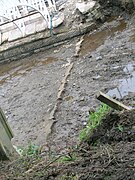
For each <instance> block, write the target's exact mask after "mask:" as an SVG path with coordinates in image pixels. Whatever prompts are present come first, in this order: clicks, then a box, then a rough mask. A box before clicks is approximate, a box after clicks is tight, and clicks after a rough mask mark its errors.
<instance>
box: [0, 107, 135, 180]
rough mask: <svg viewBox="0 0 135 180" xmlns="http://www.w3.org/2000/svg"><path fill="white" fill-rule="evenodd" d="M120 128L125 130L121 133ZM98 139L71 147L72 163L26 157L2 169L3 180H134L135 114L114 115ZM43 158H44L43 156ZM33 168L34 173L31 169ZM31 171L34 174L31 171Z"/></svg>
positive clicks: (100, 127)
mask: <svg viewBox="0 0 135 180" xmlns="http://www.w3.org/2000/svg"><path fill="white" fill-rule="evenodd" d="M118 124H119V125H121V126H122V127H123V130H122V131H121V130H120V129H119V128H118ZM93 135H94V136H91V137H89V138H88V139H87V142H83V143H81V144H80V145H78V147H77V148H75V147H74V146H72V147H70V154H71V156H72V155H73V154H74V155H75V157H76V159H75V160H73V161H71V162H68V161H67V162H64V161H63V162H61V161H58V158H52V160H51V159H50V161H47V159H45V158H43V156H41V159H37V158H34V157H24V158H21V159H18V160H16V161H15V162H11V163H9V164H7V165H6V166H4V165H3V164H2V165H3V166H2V165H1V169H0V174H1V176H0V177H1V179H3V180H4V179H46V180H51V179H57V180H61V179H64V180H66V179H67V180H69V179H75V180H84V179H85V180H86V179H93V180H99V179H103V180H106V179H107V180H123V179H127V180H133V179H134V177H135V164H134V163H135V110H132V111H127V112H123V113H119V114H118V113H117V112H111V113H109V114H108V115H107V116H106V118H105V119H104V120H103V121H102V123H101V125H100V126H99V127H98V129H97V130H96V132H93ZM39 157H40V156H39ZM31 168H32V169H31ZM29 169H31V171H29Z"/></svg>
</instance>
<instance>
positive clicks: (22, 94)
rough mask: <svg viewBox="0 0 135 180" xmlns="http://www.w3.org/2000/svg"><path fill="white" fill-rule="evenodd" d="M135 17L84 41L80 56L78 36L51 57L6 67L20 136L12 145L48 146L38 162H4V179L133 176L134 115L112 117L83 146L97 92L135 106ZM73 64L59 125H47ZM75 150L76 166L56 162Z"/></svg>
mask: <svg viewBox="0 0 135 180" xmlns="http://www.w3.org/2000/svg"><path fill="white" fill-rule="evenodd" d="M134 19H135V18H134V16H131V17H130V16H129V15H127V14H126V13H124V16H121V14H120V16H119V17H116V16H115V17H113V18H112V17H111V19H109V20H108V21H106V22H105V23H104V24H102V25H101V24H100V27H99V28H97V30H95V31H94V32H92V33H90V34H88V35H85V37H84V41H83V43H82V47H81V51H80V54H79V57H78V58H75V57H74V53H75V48H76V43H77V42H78V41H79V39H80V38H75V39H72V40H71V41H68V42H66V43H65V44H64V45H63V46H59V47H56V48H53V49H51V50H48V51H47V52H42V53H37V54H34V55H32V56H31V57H29V58H27V59H23V60H21V61H18V62H12V63H10V64H7V65H1V66H0V104H1V106H2V109H3V110H4V111H5V113H6V115H7V117H8V121H9V123H10V125H11V127H12V129H13V131H14V133H15V137H14V139H13V144H15V145H16V146H20V145H23V146H26V145H27V144H28V143H29V142H33V143H35V144H37V145H43V149H42V153H41V154H40V155H38V157H23V158H19V159H16V160H15V161H13V162H2V163H0V179H3V180H5V179H47V180H49V179H58V180H59V179H60V180H62V179H64V180H65V179H67V180H70V179H81V180H83V179H93V180H96V179H98V180H99V179H104V180H106V179H108V180H109V179H111V180H113V179H114V180H123V179H127V180H132V179H134V178H135V177H134V175H135V116H134V114H135V111H134V110H133V111H130V112H121V113H116V112H112V113H111V114H108V116H107V117H106V118H105V119H104V121H103V123H102V124H101V126H100V127H98V128H97V130H95V131H94V132H93V135H92V136H90V137H89V138H88V139H87V141H86V142H83V143H82V144H81V145H79V146H78V143H79V133H80V130H81V129H83V127H85V124H86V122H87V119H88V115H89V111H90V110H91V108H92V109H94V110H96V107H97V106H98V105H99V104H100V103H99V102H98V101H97V100H96V99H95V94H96V93H97V92H98V91H99V90H101V91H103V92H104V93H107V94H109V95H110V96H112V97H115V98H117V99H119V100H120V101H121V102H123V103H125V104H126V105H129V106H132V107H134V106H135V96H134V95H135V86H134V84H135V63H134V60H135V38H134V37H135V20H134ZM70 62H73V63H74V66H73V69H72V71H71V74H70V76H69V77H68V79H67V83H66V86H65V90H64V92H63V94H62V97H61V99H60V100H59V103H58V107H57V111H56V113H55V119H54V120H52V121H49V120H48V119H49V118H48V117H49V115H50V112H51V110H52V109H53V107H54V105H55V103H56V101H57V93H58V89H59V87H60V85H61V82H62V80H63V77H64V74H65V72H66V69H67V67H68V65H69V63H70ZM120 127H122V129H121V128H120ZM76 146H77V147H78V148H76ZM69 152H70V153H71V154H72V153H73V154H74V153H75V156H76V160H74V161H72V162H68V163H67V162H65V163H64V162H62V163H61V162H60V161H58V159H57V160H55V158H57V157H58V154H62V153H66V154H68V155H69ZM53 160H55V162H53ZM38 163H40V164H38ZM35 165H37V166H35ZM33 167H35V168H33ZM31 168H32V171H30V172H27V171H28V170H29V169H31ZM26 172H27V173H26Z"/></svg>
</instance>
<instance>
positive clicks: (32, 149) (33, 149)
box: [16, 143, 41, 156]
mask: <svg viewBox="0 0 135 180" xmlns="http://www.w3.org/2000/svg"><path fill="white" fill-rule="evenodd" d="M16 151H17V152H18V153H19V154H20V155H21V156H36V155H38V154H40V152H41V147H40V146H36V145H34V144H32V143H30V144H29V145H28V146H27V147H16Z"/></svg>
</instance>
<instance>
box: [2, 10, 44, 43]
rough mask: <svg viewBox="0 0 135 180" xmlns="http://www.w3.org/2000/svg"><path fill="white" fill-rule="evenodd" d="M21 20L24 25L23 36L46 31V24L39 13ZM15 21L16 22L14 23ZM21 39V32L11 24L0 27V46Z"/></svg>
mask: <svg viewBox="0 0 135 180" xmlns="http://www.w3.org/2000/svg"><path fill="white" fill-rule="evenodd" d="M22 20H23V21H24V23H25V36H28V35H31V34H35V33H37V32H40V31H43V30H45V29H47V23H46V21H45V19H43V17H42V16H41V15H40V14H39V13H36V14H33V15H30V16H28V17H24V18H22ZM17 21H18V20H16V21H14V22H17ZM22 37H23V34H22V32H21V31H20V30H19V28H18V27H17V26H16V25H15V24H14V23H13V22H11V23H7V24H4V25H1V26H0V44H2V43H4V42H10V41H14V40H16V39H18V38H22Z"/></svg>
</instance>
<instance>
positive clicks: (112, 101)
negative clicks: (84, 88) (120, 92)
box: [96, 91, 132, 111]
mask: <svg viewBox="0 0 135 180" xmlns="http://www.w3.org/2000/svg"><path fill="white" fill-rule="evenodd" d="M96 98H97V99H98V100H100V101H101V102H103V103H105V104H107V105H108V106H110V107H112V108H114V109H116V110H120V111H121V110H123V109H125V110H131V109H132V108H131V107H128V106H125V105H124V104H122V103H121V102H119V101H117V100H115V99H113V98H111V97H109V96H108V95H106V94H104V93H102V92H101V91H99V93H98V94H97V95H96Z"/></svg>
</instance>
